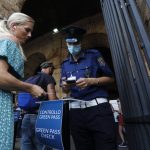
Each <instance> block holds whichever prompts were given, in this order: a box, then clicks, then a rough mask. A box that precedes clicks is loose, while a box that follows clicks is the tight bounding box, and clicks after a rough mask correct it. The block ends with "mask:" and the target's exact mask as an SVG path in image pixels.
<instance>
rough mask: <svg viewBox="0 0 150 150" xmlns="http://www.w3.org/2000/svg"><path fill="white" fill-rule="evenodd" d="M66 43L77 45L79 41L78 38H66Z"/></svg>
mask: <svg viewBox="0 0 150 150" xmlns="http://www.w3.org/2000/svg"><path fill="white" fill-rule="evenodd" d="M66 42H67V43H76V42H78V39H77V38H66Z"/></svg>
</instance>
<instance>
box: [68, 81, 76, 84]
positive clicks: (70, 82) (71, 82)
mask: <svg viewBox="0 0 150 150" xmlns="http://www.w3.org/2000/svg"><path fill="white" fill-rule="evenodd" d="M66 82H67V84H75V83H76V80H66Z"/></svg>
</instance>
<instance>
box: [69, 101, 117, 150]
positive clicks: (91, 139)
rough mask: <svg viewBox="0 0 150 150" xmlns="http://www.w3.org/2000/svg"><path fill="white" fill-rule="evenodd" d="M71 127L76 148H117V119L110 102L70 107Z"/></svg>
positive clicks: (102, 149)
mask: <svg viewBox="0 0 150 150" xmlns="http://www.w3.org/2000/svg"><path fill="white" fill-rule="evenodd" d="M70 128H71V134H72V137H73V140H74V142H75V147H76V150H117V144H116V143H117V142H116V129H115V121H114V117H113V113H112V110H111V107H110V104H109V103H102V104H99V105H97V106H93V107H88V108H84V109H81V108H72V109H70Z"/></svg>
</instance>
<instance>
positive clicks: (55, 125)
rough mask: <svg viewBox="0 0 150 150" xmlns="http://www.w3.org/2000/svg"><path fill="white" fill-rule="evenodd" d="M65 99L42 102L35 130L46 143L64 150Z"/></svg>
mask: <svg viewBox="0 0 150 150" xmlns="http://www.w3.org/2000/svg"><path fill="white" fill-rule="evenodd" d="M62 117H63V100H55V101H45V102H42V103H41V106H40V109H39V113H38V117H37V121H36V126H35V132H36V135H37V137H38V138H39V140H40V141H41V143H43V144H44V145H46V146H48V147H51V148H55V149H58V150H64V147H63V143H62Z"/></svg>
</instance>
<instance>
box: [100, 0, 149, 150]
mask: <svg viewBox="0 0 150 150" xmlns="http://www.w3.org/2000/svg"><path fill="white" fill-rule="evenodd" d="M145 2H147V5H148V6H149V7H150V0H146V1H145ZM101 8H102V11H103V16H104V20H105V26H106V30H107V34H108V39H109V44H110V49H111V54H112V59H113V64H114V69H115V75H116V80H117V86H118V90H119V96H120V100H121V103H122V109H123V112H124V115H125V122H126V129H127V138H128V142H129V143H128V145H129V150H150V83H149V82H150V81H149V80H150V68H149V67H150V40H149V36H148V34H147V32H146V29H145V28H144V24H143V20H142V18H141V16H140V13H139V10H138V8H137V5H136V0H101Z"/></svg>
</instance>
